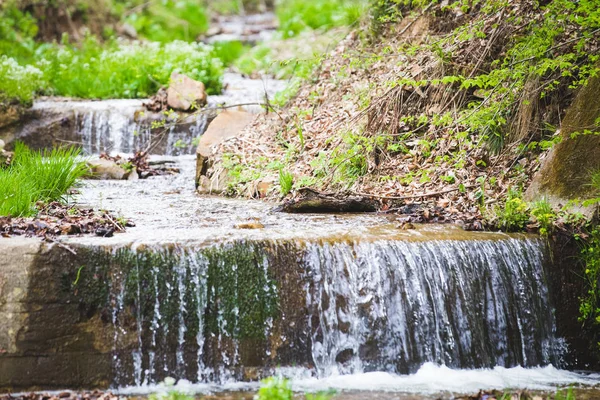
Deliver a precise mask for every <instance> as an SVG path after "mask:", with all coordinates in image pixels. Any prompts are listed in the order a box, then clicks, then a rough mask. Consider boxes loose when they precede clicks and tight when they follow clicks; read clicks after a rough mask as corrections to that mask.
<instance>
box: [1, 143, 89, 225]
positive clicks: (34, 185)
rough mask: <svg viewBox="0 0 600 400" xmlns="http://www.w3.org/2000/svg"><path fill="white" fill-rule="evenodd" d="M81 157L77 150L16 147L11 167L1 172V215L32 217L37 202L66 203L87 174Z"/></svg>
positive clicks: (19, 144)
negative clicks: (66, 199)
mask: <svg viewBox="0 0 600 400" xmlns="http://www.w3.org/2000/svg"><path fill="white" fill-rule="evenodd" d="M79 154H80V150H79V149H77V148H75V147H61V148H56V149H53V150H51V151H44V152H36V151H32V150H30V149H29V148H28V147H27V146H25V145H24V144H22V143H17V145H16V146H15V155H14V158H13V162H12V164H11V166H10V167H9V168H6V169H0V215H2V216H12V217H29V216H33V215H35V213H36V204H37V203H38V202H43V203H49V202H53V201H64V200H65V196H66V195H67V193H68V191H69V189H71V188H72V187H74V186H76V185H77V183H78V181H79V179H80V178H81V177H83V176H84V175H85V174H86V173H87V167H86V165H85V162H83V161H81V160H79V159H78V156H79Z"/></svg>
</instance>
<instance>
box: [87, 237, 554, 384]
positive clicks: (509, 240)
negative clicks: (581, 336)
mask: <svg viewBox="0 0 600 400" xmlns="http://www.w3.org/2000/svg"><path fill="white" fill-rule="evenodd" d="M545 252H546V250H545V244H544V242H543V241H542V240H540V239H537V238H532V237H527V236H520V237H509V236H507V235H498V239H489V236H488V239H484V240H439V241H438V240H433V241H401V240H377V239H375V240H369V238H366V239H365V240H359V241H343V240H341V241H335V240H333V241H322V240H317V241H308V242H303V241H284V240H281V241H236V242H231V243H225V244H218V245H214V246H211V247H201V248H194V247H185V246H177V245H175V246H173V245H164V246H155V247H143V246H139V247H137V248H136V247H121V248H118V249H117V250H113V251H112V252H105V254H104V255H103V256H101V257H99V256H98V254H95V255H94V256H93V257H90V259H92V260H95V266H94V268H95V273H94V274H93V275H90V274H88V275H87V278H86V279H87V280H88V281H87V282H83V283H82V284H83V285H84V286H87V287H89V288H95V287H97V286H98V285H105V286H107V289H106V290H105V291H103V292H102V293H103V294H99V293H95V294H94V295H93V296H92V294H91V293H88V294H85V293H83V294H82V296H86V295H87V296H92V297H93V299H94V301H99V302H100V303H101V304H103V305H102V307H104V308H105V314H106V315H110V317H107V319H110V321H111V324H112V326H113V328H114V344H113V346H114V369H115V380H114V385H116V386H125V385H138V386H139V385H143V384H149V383H156V382H160V381H161V380H162V379H164V378H165V377H167V376H170V377H175V378H178V379H187V380H189V381H191V382H227V381H231V380H248V379H250V380H252V379H255V378H257V377H261V376H264V375H268V374H269V373H272V371H273V370H274V369H275V368H278V367H288V366H290V367H291V366H293V367H302V368H305V369H307V370H308V371H312V372H310V374H311V375H312V376H315V377H328V376H332V375H338V374H351V373H354V374H356V373H363V372H371V371H380V372H388V373H394V374H407V373H414V372H416V371H417V370H418V369H419V368H420V367H421V366H422V365H424V364H426V363H434V364H438V365H444V366H447V367H451V368H462V369H464V368H484V367H485V368H493V367H497V366H499V367H513V366H523V367H532V366H544V365H548V364H553V365H554V366H560V365H561V355H562V353H563V351H564V348H563V347H564V346H563V344H562V341H561V340H560V339H559V338H557V337H555V323H554V315H553V308H552V305H551V304H550V301H549V293H548V289H547V285H546V277H545V271H544V260H545ZM90 276H91V277H90ZM90 280H95V282H92V281H90ZM98 296H104V297H101V298H100V297H98ZM84 300H85V301H91V300H92V298H89V299H87V300H86V299H84Z"/></svg>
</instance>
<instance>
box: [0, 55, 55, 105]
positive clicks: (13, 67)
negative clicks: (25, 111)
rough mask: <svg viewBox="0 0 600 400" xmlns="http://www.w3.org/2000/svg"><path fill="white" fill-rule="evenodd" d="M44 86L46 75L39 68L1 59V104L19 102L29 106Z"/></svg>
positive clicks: (5, 58) (4, 57)
mask: <svg viewBox="0 0 600 400" xmlns="http://www.w3.org/2000/svg"><path fill="white" fill-rule="evenodd" d="M44 86H45V80H44V75H43V73H42V71H40V70H39V69H38V68H36V67H33V66H31V65H27V66H25V67H24V66H21V65H19V64H18V63H17V62H16V61H15V60H14V59H12V58H7V57H6V56H2V58H0V103H2V102H10V101H12V100H18V101H19V102H21V103H24V104H29V103H31V101H32V100H33V97H34V95H35V93H36V91H39V90H40V89H42V88H43V87H44Z"/></svg>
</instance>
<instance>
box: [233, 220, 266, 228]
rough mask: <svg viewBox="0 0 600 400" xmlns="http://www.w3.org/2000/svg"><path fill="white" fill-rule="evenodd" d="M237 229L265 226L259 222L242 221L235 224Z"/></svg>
mask: <svg viewBox="0 0 600 400" xmlns="http://www.w3.org/2000/svg"><path fill="white" fill-rule="evenodd" d="M235 227H236V228H237V229H262V228H264V227H265V226H264V225H263V224H261V223H260V222H242V223H241V224H237V225H236V226H235Z"/></svg>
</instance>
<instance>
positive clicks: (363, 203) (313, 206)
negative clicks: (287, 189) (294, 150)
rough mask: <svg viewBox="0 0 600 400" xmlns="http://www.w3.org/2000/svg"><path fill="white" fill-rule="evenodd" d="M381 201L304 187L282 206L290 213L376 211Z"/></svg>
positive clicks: (282, 208)
mask: <svg viewBox="0 0 600 400" xmlns="http://www.w3.org/2000/svg"><path fill="white" fill-rule="evenodd" d="M378 208H379V201H378V200H374V199H372V198H369V197H365V196H356V195H344V194H340V193H321V192H318V191H316V190H314V189H310V188H302V189H299V190H298V195H297V196H296V197H295V198H293V199H291V200H288V201H286V202H284V203H283V204H282V206H281V211H284V212H288V213H332V212H339V213H352V212H375V211H377V210H378Z"/></svg>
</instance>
